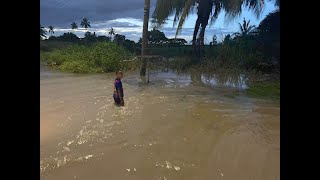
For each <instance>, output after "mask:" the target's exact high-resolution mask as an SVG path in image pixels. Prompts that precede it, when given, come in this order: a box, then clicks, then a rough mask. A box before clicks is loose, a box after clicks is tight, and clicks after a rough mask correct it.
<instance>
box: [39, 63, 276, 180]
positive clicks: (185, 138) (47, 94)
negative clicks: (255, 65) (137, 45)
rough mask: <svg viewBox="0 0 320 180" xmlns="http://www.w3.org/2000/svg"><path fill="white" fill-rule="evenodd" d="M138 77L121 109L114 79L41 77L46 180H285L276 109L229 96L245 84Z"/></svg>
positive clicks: (129, 80)
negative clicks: (115, 99) (143, 80)
mask: <svg viewBox="0 0 320 180" xmlns="http://www.w3.org/2000/svg"><path fill="white" fill-rule="evenodd" d="M138 74H139V73H136V72H125V77H124V79H123V86H124V92H125V97H124V98H125V107H116V106H114V105H113V99H112V93H113V81H114V73H110V74H98V75H73V74H62V73H58V72H52V71H49V70H47V69H45V67H41V68H40V88H41V89H40V101H41V102H40V103H41V105H40V113H41V114H40V170H41V174H40V177H41V179H42V180H45V179H47V180H71V179H81V180H89V179H90V180H102V179H103V180H105V179H115V180H153V179H154V180H219V179H227V180H228V179H230V180H232V179H236V180H258V179H259V180H277V179H280V106H279V104H275V103H272V102H269V101H265V100H259V99H252V98H248V97H245V96H241V95H240V96H236V97H229V96H228V95H229V94H230V93H231V94H232V92H233V91H234V90H236V89H239V88H240V89H241V88H246V85H245V84H243V83H240V84H239V85H232V84H230V83H229V84H228V83H226V84H225V86H223V85H221V84H220V85H219V83H217V82H218V80H217V79H210V78H209V79H208V78H205V77H203V76H201V75H200V76H198V77H196V78H195V77H194V76H193V75H190V74H189V75H188V74H180V75H177V74H173V73H169V72H154V73H153V74H151V75H150V82H151V83H150V85H148V86H145V85H143V84H142V83H141V80H140V78H139V76H138ZM240 79H241V78H240ZM197 80H198V81H197Z"/></svg>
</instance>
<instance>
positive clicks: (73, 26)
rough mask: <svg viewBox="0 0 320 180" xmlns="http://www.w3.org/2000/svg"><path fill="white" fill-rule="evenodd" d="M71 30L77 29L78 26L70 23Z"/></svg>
mask: <svg viewBox="0 0 320 180" xmlns="http://www.w3.org/2000/svg"><path fill="white" fill-rule="evenodd" d="M71 29H72V30H75V29H78V25H77V23H76V22H73V23H71Z"/></svg>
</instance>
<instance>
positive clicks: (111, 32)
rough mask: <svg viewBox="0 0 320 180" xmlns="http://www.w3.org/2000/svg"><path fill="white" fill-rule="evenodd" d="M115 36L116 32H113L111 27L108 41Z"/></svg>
mask: <svg viewBox="0 0 320 180" xmlns="http://www.w3.org/2000/svg"><path fill="white" fill-rule="evenodd" d="M115 34H116V31H115V30H114V28H113V27H111V28H110V30H109V35H110V39H111V40H112V39H113V38H114V35H115Z"/></svg>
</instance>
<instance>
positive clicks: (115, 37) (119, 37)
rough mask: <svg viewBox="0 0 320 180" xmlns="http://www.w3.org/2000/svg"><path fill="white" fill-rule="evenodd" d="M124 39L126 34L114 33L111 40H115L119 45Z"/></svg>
mask: <svg viewBox="0 0 320 180" xmlns="http://www.w3.org/2000/svg"><path fill="white" fill-rule="evenodd" d="M125 40H126V36H124V35H121V34H116V35H114V38H113V41H114V42H116V43H117V44H118V45H121V44H123V43H124V41H125Z"/></svg>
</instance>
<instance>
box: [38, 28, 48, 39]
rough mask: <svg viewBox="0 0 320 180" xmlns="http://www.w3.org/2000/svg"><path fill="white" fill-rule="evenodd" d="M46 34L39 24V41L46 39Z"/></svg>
mask: <svg viewBox="0 0 320 180" xmlns="http://www.w3.org/2000/svg"><path fill="white" fill-rule="evenodd" d="M46 34H47V31H46V30H45V29H44V27H42V26H41V24H40V40H42V39H44V38H46V37H47V36H46Z"/></svg>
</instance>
